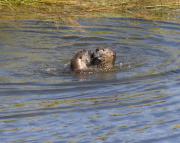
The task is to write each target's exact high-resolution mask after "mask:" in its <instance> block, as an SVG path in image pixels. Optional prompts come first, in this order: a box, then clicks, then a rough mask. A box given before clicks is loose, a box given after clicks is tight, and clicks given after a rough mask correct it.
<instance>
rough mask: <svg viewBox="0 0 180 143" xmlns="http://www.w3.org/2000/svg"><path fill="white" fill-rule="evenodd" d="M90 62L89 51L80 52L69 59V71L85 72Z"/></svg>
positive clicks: (90, 54)
mask: <svg viewBox="0 0 180 143" xmlns="http://www.w3.org/2000/svg"><path fill="white" fill-rule="evenodd" d="M91 61H92V53H91V51H87V50H81V51H79V52H77V53H76V54H75V55H74V57H73V58H72V59H71V70H72V71H75V72H80V71H85V70H87V69H88V67H89V66H90V64H91Z"/></svg>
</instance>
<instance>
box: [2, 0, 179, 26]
mask: <svg viewBox="0 0 180 143" xmlns="http://www.w3.org/2000/svg"><path fill="white" fill-rule="evenodd" d="M179 8H180V2H179V0H98V1H97V0H0V13H1V15H0V19H6V20H8V19H10V20H12V19H15V20H16V19H42V20H55V21H66V22H67V21H68V22H71V23H75V20H74V19H76V18H79V17H104V16H107V17H115V16H118V17H133V18H144V19H154V20H157V19H158V20H159V19H165V20H166V19H169V18H172V17H176V15H177V12H176V10H178V9H179ZM172 15H173V16H172Z"/></svg>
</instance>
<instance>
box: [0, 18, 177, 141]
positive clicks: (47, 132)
mask: <svg viewBox="0 0 180 143" xmlns="http://www.w3.org/2000/svg"><path fill="white" fill-rule="evenodd" d="M79 22H80V26H70V25H55V24H54V23H51V22H42V21H18V22H1V23H0V142H2V143H9V142H14V143H15V142H17V143H21V142H22V143H24V142H34V143H35V142H44V143H49V142H61V143H63V142H73V143H75V142H77V143H87V142H114V143H117V142H123V143H127V142H130V143H132V142H135V143H136V142H138V143H139V142H142V143H144V142H147V143H152V142H163V143H166V142H168V143H169V142H179V141H180V97H179V95H180V49H179V48H180V25H179V24H176V23H168V22H153V21H143V20H138V19H118V18H116V19H84V20H80V21H79ZM97 47H111V48H113V49H114V50H115V51H116V52H117V61H116V66H122V64H123V66H122V67H121V68H120V69H121V70H120V71H116V72H109V73H97V74H91V75H74V74H71V73H64V72H62V71H63V69H64V65H66V64H68V63H69V60H70V59H71V57H72V56H73V54H74V53H75V52H76V51H77V50H79V49H91V50H94V49H95V48H97ZM49 69H55V70H54V71H53V72H49Z"/></svg>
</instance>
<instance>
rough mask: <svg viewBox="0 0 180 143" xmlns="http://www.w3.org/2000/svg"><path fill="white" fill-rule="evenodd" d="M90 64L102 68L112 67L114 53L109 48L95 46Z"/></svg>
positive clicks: (114, 58)
mask: <svg viewBox="0 0 180 143" xmlns="http://www.w3.org/2000/svg"><path fill="white" fill-rule="evenodd" d="M92 59H93V60H92V64H93V65H97V66H98V67H102V68H112V67H113V66H114V64H115V60H116V53H115V51H113V50H112V49H110V48H97V49H96V50H95V52H94V53H93V56H92Z"/></svg>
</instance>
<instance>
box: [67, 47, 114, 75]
mask: <svg viewBox="0 0 180 143" xmlns="http://www.w3.org/2000/svg"><path fill="white" fill-rule="evenodd" d="M115 60H116V53H115V51H113V50H112V49H110V48H97V49H96V50H95V51H94V52H92V51H89V50H81V51H78V52H77V53H76V54H75V55H74V56H73V58H72V59H71V64H70V68H71V71H73V72H75V73H96V72H107V71H113V68H114V65H115Z"/></svg>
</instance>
